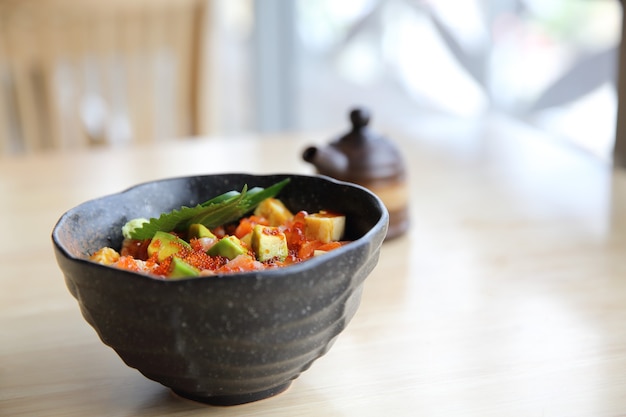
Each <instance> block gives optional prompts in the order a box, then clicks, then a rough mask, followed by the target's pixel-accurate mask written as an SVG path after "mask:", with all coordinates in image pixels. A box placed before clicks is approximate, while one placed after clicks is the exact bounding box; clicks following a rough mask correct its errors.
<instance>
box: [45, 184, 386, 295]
mask: <svg viewBox="0 0 626 417" xmlns="http://www.w3.org/2000/svg"><path fill="white" fill-rule="evenodd" d="M224 175H229V176H236V175H242V176H252V177H300V178H317V179H321V180H324V181H327V182H331V183H334V184H336V185H340V186H347V187H351V188H356V189H359V190H361V191H363V192H365V193H366V194H369V196H370V197H371V198H372V199H373V200H374V201H376V203H377V205H378V208H379V209H380V212H381V214H380V217H379V219H378V220H377V221H376V223H375V224H374V225H373V226H372V227H371V228H370V229H369V230H368V231H367V232H365V233H364V234H363V235H362V236H360V237H359V238H357V239H355V240H352V241H350V242H349V243H347V244H346V245H343V246H341V247H340V248H337V249H335V250H333V251H331V252H328V253H327V254H325V255H324V256H321V257H317V258H313V259H307V260H306V261H305V262H299V263H296V264H292V265H287V266H284V267H280V268H271V269H263V270H255V271H243V272H229V273H220V274H215V275H207V276H199V277H191V276H190V277H183V278H177V279H163V278H160V277H156V276H153V275H150V274H147V273H143V272H136V271H130V270H125V269H121V268H114V267H111V266H108V265H102V264H99V263H96V262H93V261H90V260H89V259H87V258H84V257H79V256H74V255H73V254H72V253H70V251H69V250H68V249H67V247H66V246H65V245H64V244H63V240H62V239H61V238H60V236H59V232H60V229H61V226H62V225H63V223H64V222H65V221H67V219H68V218H69V217H70V216H72V215H73V214H74V213H75V212H76V211H77V210H78V209H80V208H81V207H83V206H86V205H88V204H94V203H95V202H97V201H101V200H105V199H107V198H110V197H113V196H119V195H123V194H128V193H132V192H133V191H134V190H136V189H138V188H142V187H145V186H148V185H152V184H155V183H161V182H163V183H164V182H168V181H177V180H187V179H192V178H199V177H219V176H224ZM388 226H389V212H388V210H387V208H386V206H385V204H384V203H383V201H382V200H381V199H380V197H378V196H377V195H376V194H374V193H373V192H372V191H371V190H369V189H367V188H366V187H364V186H362V185H360V184H356V183H352V182H348V181H343V180H338V179H336V178H333V177H330V176H327V175H322V174H312V175H307V174H296V173H283V172H278V173H268V174H254V173H248V172H222V173H208V174H195V175H180V176H172V177H162V178H157V179H154V180H148V181H142V182H139V183H136V184H134V185H132V186H130V187H127V188H125V189H122V190H121V191H118V192H114V193H109V194H106V195H102V196H100V197H96V198H91V199H89V200H85V201H83V202H82V203H80V204H78V205H76V206H74V207H72V208H70V209H68V210H67V211H65V212H64V213H63V214H62V215H61V217H60V218H59V219H58V220H57V222H56V223H55V225H54V227H53V229H52V234H51V238H52V242H53V245H54V248H55V249H56V252H57V254H58V255H61V256H62V257H63V258H65V259H67V260H69V261H70V262H75V263H79V264H84V265H86V266H88V267H90V268H96V269H105V270H107V271H111V270H113V269H114V270H115V272H118V273H120V274H121V275H127V276H129V277H133V279H142V280H145V279H148V280H151V281H154V282H158V283H161V284H162V285H177V284H179V285H180V284H181V283H186V282H190V281H192V282H203V281H210V280H215V279H225V278H226V279H229V280H235V281H240V280H245V279H251V278H252V279H258V278H260V277H268V278H267V279H271V277H279V276H283V275H285V273H286V271H288V272H293V273H294V274H297V273H298V272H301V271H304V270H309V269H314V268H315V267H316V266H317V265H321V264H325V263H328V262H330V261H331V260H333V259H335V258H337V257H340V256H343V255H344V254H346V253H348V252H352V251H354V250H356V249H357V248H359V247H361V246H364V245H367V244H369V242H370V241H371V240H372V237H373V236H374V235H376V234H377V233H382V234H383V238H382V239H381V242H380V244H382V242H383V240H384V235H386V230H387V228H388ZM381 229H384V230H383V231H381ZM120 233H121V232H120Z"/></svg>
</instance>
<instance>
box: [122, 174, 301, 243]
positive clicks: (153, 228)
mask: <svg viewBox="0 0 626 417" xmlns="http://www.w3.org/2000/svg"><path fill="white" fill-rule="evenodd" d="M289 181H290V179H289V178H286V179H284V180H282V181H280V182H277V183H276V184H274V185H272V186H270V187H267V188H261V187H255V188H252V189H250V190H248V186H247V185H244V187H243V189H242V190H241V192H237V191H229V192H227V193H224V194H221V195H219V196H217V197H214V198H212V199H210V200H208V201H205V202H204V203H201V204H198V205H197V206H195V207H186V206H182V207H181V208H180V209H175V210H172V211H170V212H169V213H162V214H161V215H160V216H159V217H158V218H156V217H153V218H151V219H150V220H149V221H147V222H144V223H143V224H141V225H140V227H134V228H133V229H132V230H131V231H130V232H129V235H130V237H131V238H132V239H140V240H142V239H151V238H152V237H153V236H154V234H155V233H156V232H158V231H162V232H171V231H175V230H185V229H186V228H188V227H189V225H191V224H193V223H200V224H203V225H204V226H206V227H208V228H212V227H217V226H221V225H223V224H227V223H230V222H234V221H236V220H239V219H240V218H242V217H243V216H245V215H246V214H247V213H249V212H250V211H252V210H254V209H255V208H256V206H258V205H259V203H261V201H263V200H265V199H266V198H270V197H274V196H276V195H277V194H278V193H279V192H280V190H282V189H283V187H284V186H285V185H287V183H288V182H289ZM132 221H133V220H131V222H132Z"/></svg>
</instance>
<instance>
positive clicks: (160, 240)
mask: <svg viewBox="0 0 626 417" xmlns="http://www.w3.org/2000/svg"><path fill="white" fill-rule="evenodd" d="M181 250H191V245H189V243H187V242H185V241H184V240H182V239H181V238H179V237H178V236H176V235H173V234H171V233H167V232H161V231H159V232H156V233H155V234H154V237H153V238H152V240H151V241H150V244H149V245H148V256H150V257H152V256H153V255H154V254H155V253H156V254H157V260H158V261H159V262H163V260H165V259H167V258H169V257H170V256H172V255H175V254H177V253H178V252H180V251H181Z"/></svg>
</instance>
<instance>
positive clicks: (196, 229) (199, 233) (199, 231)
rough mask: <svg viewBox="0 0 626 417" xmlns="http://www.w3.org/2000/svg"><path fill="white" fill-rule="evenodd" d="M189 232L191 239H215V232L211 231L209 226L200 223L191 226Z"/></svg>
mask: <svg viewBox="0 0 626 417" xmlns="http://www.w3.org/2000/svg"><path fill="white" fill-rule="evenodd" d="M187 234H188V236H189V239H193V238H197V239H199V238H203V237H208V238H211V239H215V235H214V234H213V232H211V231H210V230H209V228H208V227H206V226H205V225H203V224H200V223H194V224H192V225H191V226H189V230H188V231H187Z"/></svg>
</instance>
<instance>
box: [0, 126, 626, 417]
mask: <svg viewBox="0 0 626 417" xmlns="http://www.w3.org/2000/svg"><path fill="white" fill-rule="evenodd" d="M392 137H393V136H392ZM327 138H328V136H326V135H323V134H321V135H308V136H307V135H286V136H284V137H264V138H256V137H248V138H237V139H229V138H221V139H220V138H211V139H198V140H189V141H181V142H173V143H166V144H160V145H157V146H154V147H153V148H134V149H106V150H93V151H80V152H75V153H66V154H49V155H42V156H27V157H16V158H13V159H6V158H5V159H0V201H1V202H2V203H1V204H0V232H1V233H2V237H1V238H0V265H1V267H2V274H1V275H0V416H3V417H4V416H12V417H13V416H200V415H212V416H241V415H249V416H252V415H254V416H326V417H328V416H381V415H386V416H480V417H487V416H497V417H502V416H523V417H529V416H538V417H539V416H569V417H572V416H594V417H601V416H618V415H626V260H625V256H626V172H625V171H614V170H613V169H612V168H611V167H610V166H608V165H606V164H604V163H602V162H600V161H597V160H594V159H593V158H592V157H589V156H587V155H585V154H584V153H582V152H579V151H576V150H572V149H570V148H568V147H567V146H564V145H562V144H559V143H556V142H554V140H553V139H552V138H549V137H544V136H543V135H541V134H538V133H537V132H534V131H531V130H527V129H525V128H523V127H520V126H516V125H515V124H512V123H510V122H508V121H506V120H504V121H503V120H497V119H494V120H489V121H488V122H487V123H485V124H482V123H481V124H476V125H464V124H461V123H443V124H441V123H439V124H437V123H433V124H432V125H431V126H430V127H429V125H424V126H423V128H422V129H421V131H420V132H416V133H415V135H406V136H396V137H394V139H395V140H396V141H397V143H398V145H399V146H400V147H401V148H402V149H403V151H404V154H405V155H406V158H407V162H408V164H409V165H410V189H411V215H412V226H411V229H410V231H409V233H408V234H407V235H405V236H403V237H401V238H399V239H397V240H394V241H391V242H387V243H385V244H384V245H383V249H382V253H381V258H380V262H379V264H378V266H377V267H376V269H375V270H374V272H373V273H372V274H371V276H370V277H369V278H368V280H367V281H366V285H365V290H364V295H363V300H362V304H361V307H360V310H359V311H358V313H357V315H356V316H355V318H354V319H353V321H352V322H351V323H350V325H349V326H348V329H347V330H346V331H345V332H344V333H343V334H342V335H341V336H340V337H339V340H338V341H337V343H336V344H335V345H334V346H333V348H332V349H331V351H330V352H329V353H328V354H327V355H326V356H324V357H322V358H321V359H319V360H318V361H317V362H315V363H314V365H313V366H312V367H311V369H310V370H308V371H306V372H305V373H304V374H303V375H302V376H301V377H300V378H298V379H297V380H296V381H295V382H294V384H293V385H292V387H291V388H290V389H289V390H288V391H287V392H285V393H283V394H281V395H279V396H277V397H274V398H272V399H268V400H263V401H260V402H257V403H251V404H247V405H242V406H236V407H231V408H220V407H210V406H206V405H202V404H198V403H194V402H192V401H188V400H183V399H181V398H178V397H176V396H174V395H172V394H171V393H170V391H169V390H168V389H166V388H164V387H163V386H161V385H159V384H157V383H155V382H153V381H150V380H148V379H146V378H144V377H143V376H141V374H139V372H137V371H136V370H134V369H131V368H128V367H126V366H125V365H124V364H123V363H122V361H121V360H120V359H119V358H118V357H117V355H116V354H115V353H114V352H113V350H111V349H110V348H108V347H106V346H105V345H103V344H102V343H101V342H100V341H99V339H98V338H97V336H96V334H95V332H94V331H93V330H92V329H91V327H89V325H88V324H87V323H86V322H85V321H84V320H83V318H82V317H81V315H80V312H79V309H78V306H77V304H76V302H75V300H74V299H73V298H72V297H71V296H70V295H69V292H68V291H67V289H66V288H65V284H64V281H63V277H62V275H61V272H60V270H59V269H58V267H57V265H56V262H55V259H54V257H53V251H52V245H51V241H50V232H51V230H52V227H53V226H54V223H55V222H56V220H57V219H58V218H59V216H61V214H62V213H63V212H64V211H65V210H67V209H69V208H71V207H73V206H75V205H77V204H79V203H81V202H83V201H85V200H87V199H91V198H95V197H98V196H101V195H104V194H109V193H113V192H117V191H121V190H122V189H125V188H127V187H129V186H131V185H133V184H135V183H138V182H142V181H148V180H152V179H156V178H163V177H169V176H178V175H188V174H201V173H217V172H233V171H245V172H254V173H270V172H297V173H312V172H313V171H312V167H310V166H309V165H307V164H305V163H304V162H302V161H301V159H300V154H301V152H302V150H303V148H304V147H305V146H306V145H308V144H311V143H325V142H326V141H327Z"/></svg>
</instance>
